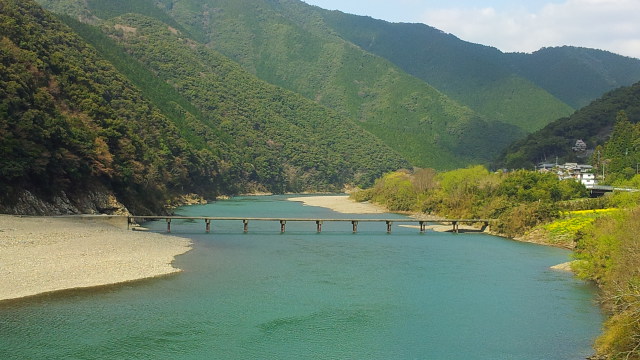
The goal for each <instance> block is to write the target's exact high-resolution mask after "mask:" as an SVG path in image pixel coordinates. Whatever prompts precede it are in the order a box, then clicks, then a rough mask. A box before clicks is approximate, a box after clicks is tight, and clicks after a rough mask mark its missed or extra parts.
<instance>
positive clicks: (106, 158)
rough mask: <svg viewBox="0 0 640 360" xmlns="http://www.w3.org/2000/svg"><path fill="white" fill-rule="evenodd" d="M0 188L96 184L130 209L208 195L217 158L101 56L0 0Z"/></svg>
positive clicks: (53, 189) (35, 12)
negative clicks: (176, 196)
mask: <svg viewBox="0 0 640 360" xmlns="http://www.w3.org/2000/svg"><path fill="white" fill-rule="evenodd" d="M0 34H2V35H1V36H0V58H1V60H0V82H1V83H2V84H1V85H0V129H1V130H0V151H1V153H2V156H0V175H1V176H0V189H1V190H2V191H1V193H2V197H3V202H7V201H8V202H10V201H12V197H14V196H17V194H19V193H20V191H22V190H29V191H31V192H34V193H36V194H37V195H38V196H40V197H43V198H51V197H54V196H56V195H58V194H60V193H63V192H64V193H66V194H67V195H68V196H69V197H70V198H73V197H74V196H75V195H79V194H80V193H82V192H86V191H87V190H88V189H89V188H91V187H95V186H99V187H105V188H107V189H109V190H111V191H114V192H115V193H116V195H117V196H118V197H119V199H120V200H121V201H123V202H124V203H125V205H127V206H129V207H130V209H131V210H133V211H159V210H160V205H161V204H162V203H163V202H164V201H165V199H166V198H167V196H169V194H171V193H175V192H176V191H178V189H180V191H198V192H202V193H206V194H215V193H216V192H217V191H219V190H220V182H221V181H222V180H223V178H224V176H220V177H219V178H213V177H211V176H208V174H211V173H214V172H220V164H221V159H220V158H219V157H218V155H216V154H215V153H214V152H212V151H210V150H208V149H200V150H197V149H196V148H195V147H194V146H192V145H191V144H189V143H188V142H185V141H184V140H183V139H182V138H180V137H179V135H178V130H177V129H176V128H175V126H174V125H173V124H172V123H171V122H170V121H168V119H167V118H166V117H164V116H163V115H162V114H161V113H160V112H159V111H158V110H157V108H155V107H153V106H152V105H150V104H149V102H148V101H146V100H145V99H144V98H143V97H142V95H141V94H140V92H139V91H138V90H137V89H135V88H134V87H132V86H131V84H130V83H129V82H128V81H127V80H126V79H125V78H124V77H123V76H121V75H120V74H119V73H118V72H117V71H115V69H114V68H113V67H112V66H111V64H109V63H108V62H106V61H104V60H103V59H101V58H100V57H99V56H98V55H97V54H96V52H95V51H94V50H93V49H91V48H90V47H88V46H86V44H85V43H83V42H82V41H81V40H80V39H79V38H78V37H77V36H76V35H74V34H73V33H72V32H71V31H70V30H69V28H67V27H66V26H64V25H63V24H61V23H60V22H59V21H57V20H56V19H54V18H52V17H51V16H49V15H48V14H47V13H45V12H44V11H43V10H42V9H40V8H39V6H38V5H36V4H35V3H33V2H31V1H15V0H1V1H0Z"/></svg>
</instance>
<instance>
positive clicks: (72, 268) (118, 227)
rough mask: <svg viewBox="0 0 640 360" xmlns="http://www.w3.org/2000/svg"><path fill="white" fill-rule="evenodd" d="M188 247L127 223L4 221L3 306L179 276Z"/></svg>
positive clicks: (0, 259)
mask: <svg viewBox="0 0 640 360" xmlns="http://www.w3.org/2000/svg"><path fill="white" fill-rule="evenodd" d="M190 245H191V242H190V240H188V239H183V238H178V237H173V236H167V235H160V234H153V233H143V232H134V231H130V230H127V229H126V218H118V217H116V218H112V217H104V218H100V217H95V218H90V219H83V218H58V217H17V216H9V215H0V300H7V299H15V298H21V297H26V296H32V295H37V294H42V293H47V292H52V291H58V290H65V289H73V288H86V287H95V286H101V285H109V284H116V283H122V282H128V281H133V280H139V279H144V278H150V277H156V276H162V275H167V274H171V273H175V272H178V271H180V270H179V269H177V268H175V267H173V266H172V262H173V260H174V258H175V256H177V255H180V254H183V253H185V252H187V251H189V250H190V249H191V247H190Z"/></svg>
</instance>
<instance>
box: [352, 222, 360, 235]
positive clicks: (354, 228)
mask: <svg viewBox="0 0 640 360" xmlns="http://www.w3.org/2000/svg"><path fill="white" fill-rule="evenodd" d="M351 225H352V228H353V233H354V234H355V233H357V232H358V222H357V221H352V222H351Z"/></svg>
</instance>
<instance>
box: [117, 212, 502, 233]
mask: <svg viewBox="0 0 640 360" xmlns="http://www.w3.org/2000/svg"><path fill="white" fill-rule="evenodd" d="M148 220H165V221H166V222H167V232H168V233H170V232H171V222H172V221H173V220H190V221H195V220H200V221H203V222H204V225H205V232H207V233H209V232H211V223H212V222H214V221H216V222H218V221H242V224H243V231H244V232H248V231H249V222H251V221H263V222H264V221H267V222H276V223H279V224H280V232H282V233H284V232H285V230H286V226H287V223H288V222H311V223H315V224H316V231H317V232H318V233H320V232H322V225H323V224H324V223H327V222H350V223H351V225H352V229H353V232H354V233H356V232H358V224H359V223H361V222H362V223H373V222H377V223H385V224H386V228H387V233H389V234H390V233H391V226H392V225H393V223H405V224H406V223H409V224H412V223H413V224H418V226H419V229H420V233H424V232H425V231H426V230H427V224H428V223H448V224H451V227H452V228H451V231H452V232H455V233H458V232H460V224H482V227H481V229H480V231H484V230H485V229H486V228H487V227H488V226H490V225H491V223H493V222H495V219H429V220H418V219H310V218H237V217H205V216H128V220H127V224H128V225H127V228H131V225H134V224H137V222H138V221H140V222H144V221H148Z"/></svg>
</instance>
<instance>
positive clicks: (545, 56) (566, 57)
mask: <svg viewBox="0 0 640 360" xmlns="http://www.w3.org/2000/svg"><path fill="white" fill-rule="evenodd" d="M506 56H507V58H508V59H509V62H510V64H511V65H512V67H513V68H514V69H515V70H516V72H517V73H518V74H520V75H521V76H523V77H526V78H527V79H529V80H531V81H532V82H534V83H535V84H536V85H538V86H540V87H541V88H543V89H545V90H547V91H549V92H550V93H551V94H553V95H554V96H556V97H557V98H558V99H560V100H562V101H564V102H565V103H567V104H569V105H570V106H572V107H573V108H575V109H579V108H582V107H584V106H587V105H588V104H589V103H591V101H593V100H595V99H597V98H599V97H600V96H602V95H603V94H604V93H606V92H609V91H611V90H614V89H617V88H619V87H621V86H630V85H632V84H634V83H635V82H637V81H640V60H639V59H635V58H630V57H625V56H620V55H617V54H613V53H611V52H608V51H603V50H595V49H587V48H578V47H572V46H563V47H553V48H544V49H541V50H538V51H536V52H534V53H533V54H520V53H512V54H506Z"/></svg>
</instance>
